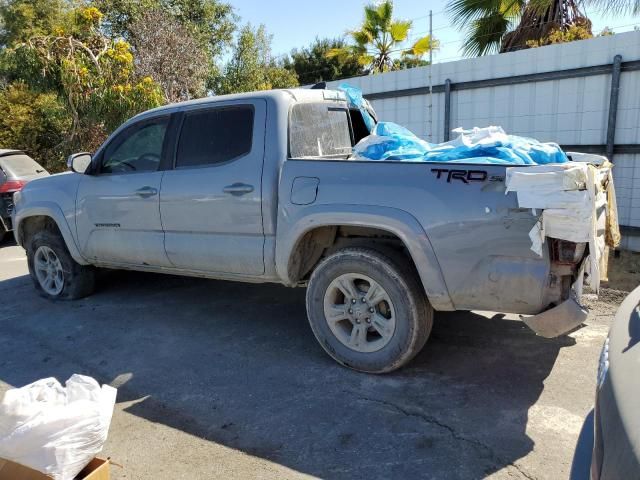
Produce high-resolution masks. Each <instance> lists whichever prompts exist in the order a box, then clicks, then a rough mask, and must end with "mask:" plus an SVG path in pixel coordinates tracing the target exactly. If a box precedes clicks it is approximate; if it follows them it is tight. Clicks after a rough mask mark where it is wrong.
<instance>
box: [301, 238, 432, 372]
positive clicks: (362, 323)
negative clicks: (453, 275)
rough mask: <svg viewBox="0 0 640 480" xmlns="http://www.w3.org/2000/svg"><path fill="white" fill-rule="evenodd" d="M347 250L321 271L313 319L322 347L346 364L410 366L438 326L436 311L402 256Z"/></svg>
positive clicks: (313, 282) (310, 300) (313, 285)
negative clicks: (434, 317)
mask: <svg viewBox="0 0 640 480" xmlns="http://www.w3.org/2000/svg"><path fill="white" fill-rule="evenodd" d="M395 257H396V256H395V255H386V254H383V253H381V252H378V251H376V250H373V249H369V248H345V249H343V250H340V251H338V252H336V253H334V254H332V255H330V256H328V257H327V258H325V259H324V260H323V261H322V262H320V264H319V265H318V266H317V267H316V269H315V270H314V272H313V274H312V275H311V279H310V280H309V288H308V289H307V315H308V317H309V323H310V324H311V329H312V330H313V333H314V335H315V336H316V338H317V339H318V341H319V342H320V345H322V348H324V349H325V351H326V352H327V353H328V354H329V355H331V356H332V357H333V358H334V359H335V360H336V361H338V362H339V363H341V364H342V365H344V366H346V367H349V368H352V369H354V370H358V371H362V372H368V373H386V372H390V371H393V370H396V369H398V368H400V367H402V366H403V365H405V364H406V363H407V362H409V361H410V360H411V359H412V358H413V357H414V356H415V355H416V354H417V353H418V352H419V351H420V350H421V349H422V347H423V346H424V344H425V342H426V341H427V338H428V337H429V334H430V333H431V327H432V326H433V308H432V307H431V305H430V304H429V301H428V299H427V297H426V295H425V294H424V290H423V289H422V287H421V286H420V283H419V280H418V278H417V275H416V273H415V271H414V270H413V268H412V267H411V265H410V264H409V262H408V261H406V260H405V259H404V258H403V257H402V256H398V257H399V258H395Z"/></svg>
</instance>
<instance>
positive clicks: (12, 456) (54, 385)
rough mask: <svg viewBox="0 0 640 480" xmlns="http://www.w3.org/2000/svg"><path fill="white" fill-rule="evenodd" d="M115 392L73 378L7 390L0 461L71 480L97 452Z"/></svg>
mask: <svg viewBox="0 0 640 480" xmlns="http://www.w3.org/2000/svg"><path fill="white" fill-rule="evenodd" d="M116 393H117V390H116V389H115V388H113V387H110V386H109V385H103V386H102V387H100V385H99V384H98V382H96V381H95V380H94V379H93V378H91V377H86V376H83V375H73V376H72V377H71V378H69V380H67V382H66V387H63V386H62V385H60V382H58V380H56V379H55V378H45V379H42V380H38V381H37V382H34V383H31V384H29V385H27V386H25V387H22V388H15V389H12V390H8V391H7V392H6V393H5V396H4V399H3V401H2V403H0V458H4V459H6V460H10V461H12V462H15V463H19V464H21V465H24V466H26V467H29V468H32V469H34V470H37V471H39V472H42V473H45V474H47V475H50V476H51V477H53V478H54V479H55V480H70V479H73V478H74V477H75V476H76V475H77V474H78V473H79V472H80V471H81V470H82V469H83V468H84V467H85V466H86V465H87V464H88V463H89V462H90V461H91V460H92V459H93V458H94V457H95V455H96V454H97V453H98V452H100V451H101V450H102V446H103V445H104V442H105V441H106V439H107V433H108V431H109V424H110V423H111V416H112V415H113V407H114V405H115V401H116Z"/></svg>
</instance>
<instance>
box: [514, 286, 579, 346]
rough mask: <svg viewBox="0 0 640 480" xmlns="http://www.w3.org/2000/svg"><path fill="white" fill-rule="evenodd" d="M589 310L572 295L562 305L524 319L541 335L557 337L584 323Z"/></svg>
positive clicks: (523, 318) (528, 325) (523, 319)
mask: <svg viewBox="0 0 640 480" xmlns="http://www.w3.org/2000/svg"><path fill="white" fill-rule="evenodd" d="M588 314H589V311H588V310H587V309H586V308H584V307H583V306H581V305H580V304H579V303H578V302H577V301H576V299H575V298H574V297H573V296H571V297H569V298H568V299H566V300H565V301H564V302H562V303H561V304H560V305H558V306H556V307H553V308H551V309H549V310H546V311H544V312H542V313H539V314H538V315H534V316H533V317H522V321H523V322H524V323H525V324H526V325H527V327H529V328H530V329H531V330H533V331H534V332H536V333H537V334H538V335H540V336H541V337H545V338H555V337H559V336H560V335H564V334H565V333H568V332H570V331H571V330H573V329H574V328H576V327H577V326H578V325H580V324H582V323H584V321H585V320H586V319H587V315H588Z"/></svg>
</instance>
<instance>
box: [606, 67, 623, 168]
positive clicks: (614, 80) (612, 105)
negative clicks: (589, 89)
mask: <svg viewBox="0 0 640 480" xmlns="http://www.w3.org/2000/svg"><path fill="white" fill-rule="evenodd" d="M621 67H622V55H616V56H615V57H613V69H612V70H611V97H610V98H609V122H608V124H607V158H608V159H609V161H613V150H614V147H615V137H616V118H617V116H618V97H619V94H620V70H621Z"/></svg>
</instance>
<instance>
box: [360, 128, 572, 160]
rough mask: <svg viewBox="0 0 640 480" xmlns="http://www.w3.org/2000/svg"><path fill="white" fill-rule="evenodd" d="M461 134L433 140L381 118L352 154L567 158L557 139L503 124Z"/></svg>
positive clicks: (374, 157) (392, 157)
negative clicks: (509, 129) (508, 131)
mask: <svg viewBox="0 0 640 480" xmlns="http://www.w3.org/2000/svg"><path fill="white" fill-rule="evenodd" d="M455 132H457V133H459V136H458V138H456V139H454V140H452V141H450V142H445V143H437V144H432V143H429V142H425V141H424V140H422V139H420V138H418V137H417V136H416V135H415V134H413V133H412V132H411V131H409V130H407V129H406V128H404V127H402V126H400V125H397V124H395V123H392V122H379V123H378V124H377V125H376V126H375V127H374V129H373V130H372V132H371V135H369V136H368V137H365V138H363V139H362V140H361V141H360V142H358V144H357V145H356V146H355V147H354V148H353V158H356V159H357V158H360V159H368V160H410V161H424V162H455V163H482V164H486V163H494V164H502V165H543V164H549V163H565V162H567V161H569V160H568V158H567V156H566V155H565V153H564V152H563V151H562V149H561V148H560V147H559V146H558V145H557V144H555V143H542V142H539V141H537V140H535V139H532V138H527V137H519V136H517V135H507V134H506V133H505V132H504V130H502V128H500V127H486V128H474V129H473V130H468V131H462V130H457V131H455Z"/></svg>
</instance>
